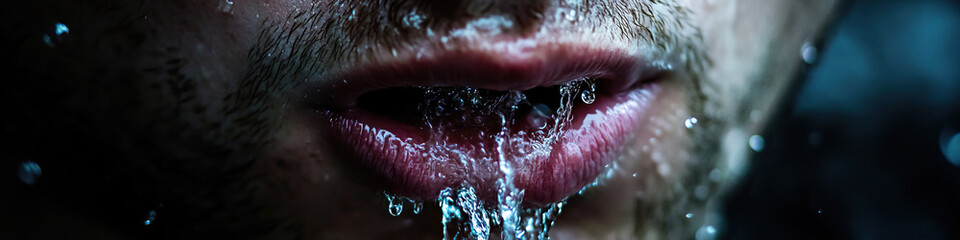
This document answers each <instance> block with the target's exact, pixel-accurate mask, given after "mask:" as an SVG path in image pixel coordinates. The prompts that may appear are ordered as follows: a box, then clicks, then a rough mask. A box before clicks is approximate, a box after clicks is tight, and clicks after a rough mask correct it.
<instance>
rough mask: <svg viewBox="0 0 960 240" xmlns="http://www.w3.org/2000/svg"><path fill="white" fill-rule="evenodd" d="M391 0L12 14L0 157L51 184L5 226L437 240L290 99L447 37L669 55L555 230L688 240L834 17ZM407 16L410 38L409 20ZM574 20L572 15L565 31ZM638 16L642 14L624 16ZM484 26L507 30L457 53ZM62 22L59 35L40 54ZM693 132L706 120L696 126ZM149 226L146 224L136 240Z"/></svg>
mask: <svg viewBox="0 0 960 240" xmlns="http://www.w3.org/2000/svg"><path fill="white" fill-rule="evenodd" d="M387 2H388V3H387V4H385V5H376V4H374V3H364V2H361V1H340V2H333V1H316V2H310V1H279V0H274V1H244V2H241V1H236V2H234V3H233V4H231V5H228V4H226V3H223V2H218V1H147V2H135V1H116V2H100V1H88V2H59V1H27V2H17V3H14V4H13V7H11V8H6V9H4V10H2V11H4V12H3V13H4V14H0V16H2V17H3V18H5V19H3V20H4V21H3V22H4V24H3V28H2V29H0V31H2V32H3V33H4V36H11V37H6V38H5V39H4V40H2V41H4V44H3V46H5V49H4V51H5V53H7V54H6V55H7V56H11V58H10V59H15V60H16V61H15V62H14V63H12V64H11V65H8V67H9V69H8V71H5V72H7V73H9V75H8V76H12V78H9V79H12V80H8V85H10V87H5V88H4V90H2V91H3V96H4V98H5V99H6V100H5V101H4V103H6V104H9V107H8V111H9V113H10V114H8V116H9V117H5V118H4V119H3V125H2V126H3V133H4V134H3V135H4V136H5V137H4V138H5V140H7V141H9V142H11V144H6V145H5V146H4V148H5V149H3V150H4V152H5V153H7V155H5V156H4V160H5V162H9V163H11V164H8V165H10V166H14V165H15V164H18V163H19V162H22V161H26V160H30V161H34V162H37V163H38V164H40V166H41V167H44V175H43V178H42V179H41V182H40V183H39V184H37V185H31V186H25V185H23V184H21V183H16V184H17V185H16V188H13V189H14V191H15V192H16V193H18V194H17V196H22V197H15V198H14V199H7V200H5V201H9V203H11V204H4V205H5V207H4V209H5V210H9V211H5V212H8V213H9V214H5V215H3V219H5V220H11V219H20V220H21V221H15V222H16V224H15V225H16V226H20V228H18V229H21V230H19V231H18V232H16V233H14V235H22V236H24V237H28V238H29V237H42V236H46V235H44V234H54V233H49V230H55V229H59V230H62V231H57V232H60V233H62V234H64V235H65V236H96V237H94V238H100V237H105V238H113V237H116V238H130V237H132V238H141V237H160V238H181V237H187V238H199V237H216V238H224V237H242V238H268V239H280V238H291V239H297V238H306V239H383V238H389V239H424V238H426V239H438V238H441V234H442V231H441V229H440V228H441V226H440V223H439V219H440V217H439V216H440V213H439V210H438V209H437V207H436V206H435V204H434V203H429V202H428V203H427V204H425V205H426V207H425V208H424V211H423V212H422V213H420V214H418V215H413V214H410V213H409V212H406V213H404V214H403V215H401V216H400V217H392V216H389V215H388V214H387V211H386V202H385V200H384V198H383V197H382V195H381V194H382V191H383V189H382V188H381V184H379V183H378V182H377V181H376V180H371V178H370V177H369V173H367V172H364V170H363V169H360V168H357V167H356V166H355V165H353V164H352V163H351V161H350V160H351V159H344V157H342V155H340V154H339V153H340V152H339V150H338V149H335V148H333V147H331V144H330V143H328V142H327V140H326V139H324V138H323V137H321V135H322V130H321V128H319V127H318V126H316V123H315V121H313V120H311V115H310V111H307V110H305V109H310V107H311V106H309V104H305V103H303V101H302V98H303V96H304V88H305V87H304V86H305V85H310V84H322V82H320V83H318V82H317V81H324V80H322V79H324V76H329V75H330V74H336V73H338V72H342V71H344V70H345V69H347V68H350V67H354V66H358V65H363V64H367V63H371V62H376V61H390V60H389V59H390V58H389V57H385V56H388V55H389V54H391V51H390V49H392V48H399V49H417V48H419V47H422V46H421V45H418V44H423V42H424V41H427V40H430V39H434V40H435V39H436V38H439V37H444V36H450V37H451V38H452V39H453V40H452V43H451V44H450V45H449V46H447V47H451V48H468V47H477V48H483V47H484V46H486V45H484V44H485V43H488V42H491V41H494V40H497V39H499V40H502V39H507V40H511V39H521V40H522V39H528V40H534V41H536V42H548V41H564V40H570V41H576V40H583V39H586V40H596V39H602V40H604V41H599V42H600V43H603V44H609V45H611V46H613V47H617V48H623V49H628V50H631V51H641V50H638V49H636V45H631V44H628V43H635V42H640V46H647V47H652V48H651V49H654V50H651V52H656V53H664V54H672V55H674V56H683V58H682V59H683V60H681V61H679V62H678V65H677V66H678V68H679V69H682V70H680V71H677V73H675V74H672V75H670V76H667V77H664V79H661V80H659V81H660V83H661V84H662V86H663V94H662V95H661V96H660V97H658V99H657V100H656V101H655V103H653V107H652V108H651V110H650V111H651V113H652V114H651V115H650V116H652V117H650V118H649V119H646V120H644V121H642V124H643V127H642V129H643V131H641V132H638V133H637V135H636V136H634V137H633V138H632V140H631V141H629V143H628V144H627V146H626V149H624V150H623V151H622V152H621V153H620V156H619V157H618V160H617V163H618V165H619V166H620V168H619V169H617V170H616V171H614V172H613V173H612V175H611V176H612V177H611V178H609V179H607V180H605V183H604V184H603V185H602V186H601V187H598V188H594V189H591V190H590V191H587V192H586V193H585V194H583V195H577V196H574V197H572V198H570V199H569V201H568V203H569V204H568V205H567V207H566V208H565V209H564V213H563V214H562V215H561V216H560V218H559V220H558V221H557V225H556V226H555V227H554V228H553V229H552V230H551V232H550V235H551V237H552V238H554V239H634V238H644V237H648V238H652V239H663V238H668V239H678V238H681V239H683V238H690V237H692V236H693V234H695V233H696V231H697V229H698V228H699V227H700V226H702V225H716V226H718V227H722V222H721V221H719V219H718V216H717V214H716V213H715V211H716V210H717V209H713V208H712V206H714V205H717V203H716V202H717V201H719V199H720V198H719V196H722V195H721V193H722V192H723V189H724V188H725V186H729V185H731V184H733V183H735V182H736V180H737V178H738V177H739V176H740V175H741V174H742V171H743V170H742V169H743V168H744V166H745V165H746V160H745V159H746V158H747V157H748V156H749V154H748V153H747V147H746V144H745V143H746V139H747V137H748V136H750V135H752V134H756V133H758V132H760V131H761V130H762V127H763V126H764V125H765V122H766V121H767V120H766V119H767V118H768V116H769V115H770V113H771V112H773V111H774V110H775V109H776V107H777V106H778V105H777V102H779V100H780V98H781V96H783V95H784V93H787V91H789V86H790V84H791V80H792V79H793V78H794V76H795V74H796V72H797V71H799V70H800V69H801V68H802V60H801V58H800V55H799V50H800V48H801V46H802V45H803V43H804V42H807V41H811V40H815V39H816V38H817V36H818V33H819V31H820V29H822V28H823V26H824V24H825V23H826V22H827V21H826V20H827V19H828V17H829V16H830V14H831V12H832V11H833V8H835V5H836V3H835V1H831V0H816V1H790V0H775V1H769V0H712V1H706V0H704V1H696V0H679V1H649V2H648V1H632V2H631V1H628V2H626V3H618V2H619V1H591V3H589V4H587V3H557V2H555V1H502V2H501V1H492V0H491V1H458V2H451V3H431V2H427V1H408V2H402V3H399V2H396V3H395V1H387ZM340 4H343V5H344V6H346V7H340ZM392 4H395V5H392ZM477 6H487V7H486V8H484V7H477ZM413 9H417V10H418V11H419V12H418V13H419V14H420V16H421V17H422V20H423V21H422V22H420V23H419V24H414V25H415V26H419V28H417V27H414V26H412V25H409V24H405V23H404V22H403V21H404V19H407V20H409V18H404V17H405V16H406V15H404V14H405V13H409V12H410V11H412V10H413ZM569 9H574V10H577V12H579V14H581V15H582V16H583V20H579V21H578V22H576V23H570V22H567V21H564V18H563V17H558V16H562V15H558V13H559V12H565V11H566V10H569ZM643 9H647V10H649V12H650V13H651V14H650V15H642V14H641V15H631V14H629V13H630V12H631V10H634V12H636V11H640V10H643ZM348 10H349V11H348ZM490 16H501V17H502V18H503V19H506V20H505V21H510V22H512V23H515V24H514V25H511V26H509V27H505V26H497V27H494V29H495V30H496V31H491V32H485V33H480V34H476V35H469V36H467V37H453V36H455V35H454V33H455V32H457V31H458V30H463V29H467V28H469V23H470V22H471V21H472V20H476V19H479V18H483V17H490ZM538 16H539V17H538ZM56 22H61V23H64V24H66V25H67V26H68V27H69V28H70V32H69V33H68V34H67V35H65V36H63V37H54V38H53V40H52V41H51V44H47V43H45V42H44V41H43V40H42V36H43V35H44V34H47V35H48V36H55V35H54V32H53V26H54V23H56ZM635 23H640V24H635ZM371 26H379V27H371ZM428 28H429V29H431V30H430V31H432V32H433V33H432V34H428V33H427V30H426V29H428ZM538 32H539V33H546V35H538V34H537V33H538ZM291 52H302V53H306V54H304V55H293V54H289V53H291ZM402 53H403V51H401V54H402ZM383 59H387V60H383ZM304 79H306V80H304ZM318 79H319V80H318ZM311 81H313V82H311ZM304 82H306V83H307V84H304ZM691 116H697V117H698V119H699V120H700V122H699V123H698V125H697V126H696V127H694V128H693V129H689V130H688V129H686V128H684V126H683V122H684V120H685V119H687V118H689V117H691ZM711 175H714V176H713V177H711ZM5 184H6V183H5ZM11 206H27V207H25V208H16V209H15V208H14V207H11ZM24 209H32V210H24ZM149 210H157V213H158V217H157V219H156V223H155V224H153V225H151V226H149V227H144V226H143V225H142V224H140V223H142V219H144V218H145V217H146V213H147V212H148V211H149ZM685 213H694V216H695V217H693V218H691V219H686V218H683V217H682V216H683V215H684V214H685ZM494 235H498V234H494Z"/></svg>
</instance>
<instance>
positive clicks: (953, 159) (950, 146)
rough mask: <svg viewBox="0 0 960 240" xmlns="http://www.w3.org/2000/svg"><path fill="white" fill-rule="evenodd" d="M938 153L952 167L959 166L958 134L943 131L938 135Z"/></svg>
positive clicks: (959, 136)
mask: <svg viewBox="0 0 960 240" xmlns="http://www.w3.org/2000/svg"><path fill="white" fill-rule="evenodd" d="M940 151H941V152H943V157H945V158H946V159H947V161H950V163H952V164H953V165H956V166H960V132H953V131H949V130H947V129H944V130H943V131H941V133H940Z"/></svg>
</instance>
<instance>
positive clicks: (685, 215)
mask: <svg viewBox="0 0 960 240" xmlns="http://www.w3.org/2000/svg"><path fill="white" fill-rule="evenodd" d="M683 217H685V218H687V219H691V218H693V213H687V214H684V215H683Z"/></svg>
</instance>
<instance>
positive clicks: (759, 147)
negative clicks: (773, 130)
mask: <svg viewBox="0 0 960 240" xmlns="http://www.w3.org/2000/svg"><path fill="white" fill-rule="evenodd" d="M763 141H764V140H763V136H760V135H753V136H750V140H749V141H748V143H749V145H750V149H753V151H754V152H761V151H763V147H764V146H763V145H764V142H763Z"/></svg>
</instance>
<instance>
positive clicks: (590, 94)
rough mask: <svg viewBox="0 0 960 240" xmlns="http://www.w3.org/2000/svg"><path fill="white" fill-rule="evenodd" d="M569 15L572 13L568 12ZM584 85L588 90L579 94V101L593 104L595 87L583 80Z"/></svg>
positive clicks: (595, 98) (595, 97) (590, 82)
mask: <svg viewBox="0 0 960 240" xmlns="http://www.w3.org/2000/svg"><path fill="white" fill-rule="evenodd" d="M570 13H574V12H573V11H570ZM585 83H586V84H587V86H589V89H585V90H583V92H581V93H580V100H582V101H583V103H586V104H593V102H594V101H596V100H597V94H596V92H597V85H596V84H594V83H593V81H592V80H585Z"/></svg>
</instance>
